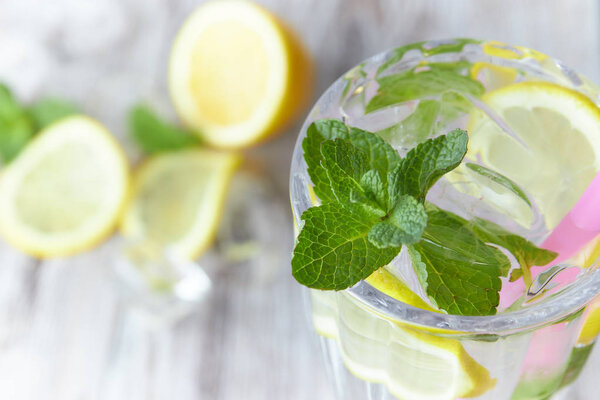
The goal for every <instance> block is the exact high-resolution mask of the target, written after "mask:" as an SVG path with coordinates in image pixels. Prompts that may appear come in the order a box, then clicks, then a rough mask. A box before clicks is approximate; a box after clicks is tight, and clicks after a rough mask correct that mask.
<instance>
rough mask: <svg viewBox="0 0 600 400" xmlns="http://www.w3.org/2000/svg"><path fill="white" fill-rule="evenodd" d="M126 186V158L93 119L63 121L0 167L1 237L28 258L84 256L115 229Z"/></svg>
mask: <svg viewBox="0 0 600 400" xmlns="http://www.w3.org/2000/svg"><path fill="white" fill-rule="evenodd" d="M128 183H129V168H128V164H127V159H126V157H125V155H124V153H123V151H122V149H121V147H120V146H119V144H118V143H117V142H116V141H115V140H114V139H113V137H112V136H111V134H110V133H109V132H108V131H107V130H106V129H105V128H104V127H103V126H102V125H100V124H99V123H98V122H96V121H94V120H92V119H90V118H87V117H84V116H73V117H68V118H65V119H63V120H60V121H59V122H57V123H54V124H52V125H50V126H49V127H48V128H46V129H45V130H43V131H42V132H40V133H39V134H38V136H37V137H36V138H34V139H33V140H32V141H31V143H29V144H28V146H27V147H26V148H25V149H24V150H23V152H22V153H21V154H19V156H18V157H17V158H16V159H15V160H14V161H13V162H12V163H11V164H9V165H8V166H6V167H5V169H4V171H3V175H2V179H0V231H1V233H2V236H3V237H4V238H5V239H6V240H7V241H8V242H10V243H11V244H13V245H14V246H15V247H17V248H19V249H21V250H23V251H24V252H26V253H28V254H30V255H32V256H37V257H56V256H65V255H70V254H73V253H77V252H80V251H84V250H87V249H89V248H91V247H92V246H94V245H95V244H97V243H98V242H100V241H101V240H102V239H104V238H105V237H106V236H107V235H109V234H110V232H111V231H112V229H113V228H114V226H115V224H116V222H117V218H118V215H119V213H120V212H121V211H122V207H123V204H124V202H125V199H126V197H127V190H128Z"/></svg>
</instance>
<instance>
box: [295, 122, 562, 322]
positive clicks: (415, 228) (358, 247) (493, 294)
mask: <svg viewBox="0 0 600 400" xmlns="http://www.w3.org/2000/svg"><path fill="white" fill-rule="evenodd" d="M467 142H468V136H467V134H466V132H465V131H463V130H460V129H457V130H454V131H452V132H450V133H448V134H446V135H441V136H438V137H436V138H434V139H428V140H425V141H423V142H421V143H419V144H418V145H417V146H416V147H415V148H414V149H412V150H411V151H409V152H408V154H407V155H406V157H404V158H401V157H400V156H399V155H398V153H397V152H396V151H394V149H393V148H392V147H391V146H390V145H389V144H387V143H386V142H385V141H384V140H383V139H381V138H380V137H379V136H377V135H376V134H374V133H371V132H367V131H365V130H361V129H358V128H353V127H349V126H346V125H345V124H344V123H342V122H341V121H338V120H321V121H316V122H314V123H313V124H311V126H310V127H309V128H308V130H307V136H306V138H305V139H304V142H303V149H304V156H305V160H306V163H307V167H308V173H309V175H310V177H311V180H312V182H313V184H314V189H315V193H316V194H317V196H319V198H320V200H321V205H319V206H314V207H311V208H309V209H308V210H307V211H305V212H304V214H302V217H301V219H302V220H303V221H304V226H303V227H302V230H301V232H300V234H299V235H298V242H297V244H296V247H295V249H294V255H293V258H292V273H293V275H294V277H295V278H296V279H297V280H298V282H300V283H302V284H304V285H306V286H308V287H311V288H315V289H324V290H342V289H345V288H348V287H350V286H353V285H354V284H356V283H357V282H358V281H360V280H362V279H365V278H367V277H368V276H369V275H370V274H371V273H373V272H374V271H376V270H377V269H379V268H381V267H383V266H385V265H387V264H388V263H390V262H391V261H392V260H393V259H394V257H396V256H397V255H398V253H399V252H400V250H401V249H402V247H403V246H406V247H407V249H408V254H409V256H410V258H411V260H412V264H413V268H414V270H415V273H416V275H417V277H418V279H419V281H420V282H421V285H422V286H423V289H424V290H425V292H426V293H427V295H428V296H429V298H430V299H431V302H432V303H433V304H434V305H436V306H437V307H438V308H439V309H441V310H444V311H446V312H450V313H453V314H459V315H489V314H494V313H495V312H496V307H497V306H498V303H499V291H500V288H501V280H500V278H501V277H505V276H507V275H508V273H509V270H510V268H511V263H510V260H509V258H508V257H507V255H506V254H505V251H507V252H509V253H511V254H512V255H513V256H514V257H515V258H516V259H517V260H518V261H519V263H520V265H521V268H522V271H523V272H522V274H523V275H524V276H525V277H527V276H528V271H529V268H530V267H531V266H533V265H545V264H547V263H548V262H551V261H552V259H553V258H554V257H555V256H556V254H555V253H552V252H550V251H547V250H543V249H539V248H537V247H536V246H535V245H534V244H533V243H531V242H529V241H527V240H526V239H524V238H522V237H520V236H518V235H515V234H513V233H511V232H509V231H506V230H505V229H504V228H502V227H500V226H499V225H497V224H494V223H492V222H490V221H486V220H483V219H480V218H475V219H472V220H466V219H464V218H462V217H460V216H458V215H456V214H454V213H452V212H449V211H446V210H442V209H440V208H438V207H436V206H434V205H432V204H430V203H427V202H426V201H425V199H426V196H427V192H428V191H429V189H430V188H431V187H432V186H433V185H434V184H435V182H436V181H437V180H438V179H440V178H441V177H442V176H443V175H444V174H445V173H447V172H449V171H451V170H452V169H454V168H456V167H457V166H458V165H459V164H460V162H461V161H462V159H463V157H464V156H465V154H466V150H467ZM500 248H502V249H500Z"/></svg>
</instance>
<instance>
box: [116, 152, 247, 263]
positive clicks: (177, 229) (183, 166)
mask: <svg viewBox="0 0 600 400" xmlns="http://www.w3.org/2000/svg"><path fill="white" fill-rule="evenodd" d="M238 163H239V157H238V156H237V155H235V154H231V153H222V152H217V151H213V150H204V149H197V150H185V151H180V152H174V153H167V154H162V155H158V156H154V157H152V158H150V159H149V160H147V161H146V162H145V164H143V165H142V166H141V167H140V168H139V170H138V171H137V172H136V174H135V175H134V181H133V194H132V199H131V201H130V203H129V204H128V206H127V208H126V212H125V214H124V216H123V219H122V221H121V230H122V232H123V235H124V236H126V237H129V238H133V239H134V240H138V241H140V242H148V243H152V244H153V245H159V246H166V247H167V248H168V249H169V251H170V252H171V254H173V255H175V256H177V257H181V258H184V259H195V258H197V257H198V256H199V255H200V253H201V252H202V251H203V250H205V249H206V248H207V247H208V246H209V245H210V242H211V240H212V238H213V236H214V234H215V231H216V228H217V226H218V224H219V219H220V215H221V211H222V206H223V203H224V199H225V195H226V193H227V187H228V184H229V181H230V179H231V176H232V174H233V172H234V170H235V168H236V167H237V165H238Z"/></svg>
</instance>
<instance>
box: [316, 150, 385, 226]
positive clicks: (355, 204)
mask: <svg viewBox="0 0 600 400" xmlns="http://www.w3.org/2000/svg"><path fill="white" fill-rule="evenodd" d="M321 154H322V156H323V159H322V161H321V166H322V167H323V169H324V170H325V173H326V174H327V178H328V179H329V183H328V185H329V186H328V187H329V189H330V190H331V193H332V195H333V196H334V198H335V200H336V202H337V203H339V204H341V205H342V206H343V207H346V208H347V209H348V210H349V211H354V212H357V213H359V214H364V213H365V212H366V215H367V216H370V215H373V210H372V209H373V208H375V209H377V208H378V206H377V203H376V202H375V201H372V200H370V199H369V197H368V195H367V194H366V193H365V190H364V189H363V187H362V186H361V184H360V181H361V179H362V177H363V175H364V174H365V172H366V169H367V155H366V154H365V152H363V151H362V150H360V149H358V148H356V147H355V146H354V145H352V143H350V141H348V140H343V139H335V140H326V141H324V142H323V143H322V144H321ZM363 203H366V204H367V205H368V208H366V209H365V208H364V207H363ZM377 214H379V215H381V214H385V211H383V210H380V212H378V213H377Z"/></svg>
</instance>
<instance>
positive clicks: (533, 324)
mask: <svg viewBox="0 0 600 400" xmlns="http://www.w3.org/2000/svg"><path fill="white" fill-rule="evenodd" d="M457 40H463V39H458V38H457V39H446V40H433V41H425V42H422V43H423V44H424V46H425V48H435V46H439V45H446V44H448V43H452V42H453V41H457ZM467 40H469V39H467ZM477 42H478V43H472V44H473V45H476V46H483V45H485V44H494V45H498V44H500V45H502V46H505V47H503V48H506V49H513V50H514V51H516V52H521V51H522V50H523V49H525V48H523V47H511V46H510V45H507V44H504V43H501V42H497V41H486V40H477ZM417 43H419V42H417ZM415 44H416V43H415ZM407 46H411V44H408V45H407ZM396 49H397V48H393V49H389V50H386V51H384V52H381V53H379V54H376V55H374V56H371V57H369V58H367V59H366V60H364V61H363V62H362V63H360V64H357V65H368V64H373V63H377V62H382V61H385V60H387V59H389V58H390V56H391V55H392V54H393V53H394V51H395V50H396ZM527 50H529V49H527ZM536 53H538V54H542V53H539V52H537V51H536ZM423 57H424V58H426V55H424V56H423ZM487 58H488V59H490V58H493V57H487ZM547 60H550V61H551V62H553V63H554V64H555V65H556V66H557V67H558V68H559V69H560V70H561V71H565V72H564V73H565V75H566V76H565V78H566V79H568V81H570V82H573V77H576V79H577V80H580V81H583V80H584V77H582V76H581V75H579V74H578V73H576V72H575V71H573V70H572V69H570V68H568V67H566V66H565V65H564V64H563V63H562V62H561V61H559V60H557V59H554V58H551V57H547ZM353 68H355V67H353ZM353 68H352V69H353ZM352 69H350V70H349V71H352ZM346 74H347V73H344V74H342V75H341V76H340V77H339V78H338V79H336V80H335V81H334V82H333V83H332V84H331V85H330V86H329V87H328V88H327V89H326V90H325V91H324V92H323V94H322V95H321V96H320V97H319V98H318V100H317V101H316V102H315V103H314V106H313V107H312V108H311V110H310V112H309V113H308V117H307V118H306V120H305V121H304V123H303V124H302V127H301V130H300V134H299V135H298V137H297V139H296V144H295V146H294V151H293V156H292V163H291V169H290V200H291V203H292V204H291V205H292V212H293V218H294V225H295V226H299V224H300V214H301V213H300V212H299V208H300V209H302V210H305V209H306V208H308V207H310V206H312V203H310V202H308V203H309V204H302V206H301V207H298V205H299V203H301V202H302V198H301V197H300V196H299V194H300V193H299V191H301V189H300V188H298V187H296V185H294V183H293V179H294V172H295V171H298V170H300V169H303V170H304V171H306V164H305V161H304V157H303V151H302V140H303V139H304V137H305V135H306V130H307V128H308V126H309V124H310V123H311V122H312V121H313V120H312V119H311V116H312V115H314V113H315V112H317V111H318V110H319V106H320V104H322V103H323V102H325V101H328V100H329V99H330V98H331V97H332V96H335V91H336V89H340V88H342V87H343V85H345V84H346V82H345V80H344V77H345V76H346ZM585 81H587V82H590V81H589V80H588V79H585ZM588 97H589V96H588ZM334 98H335V97H334ZM599 98H600V97H599ZM591 100H592V101H593V102H594V103H595V104H597V105H598V100H597V99H591ZM340 117H341V115H340ZM309 181H310V180H309ZM304 191H305V192H308V190H306V188H304ZM305 194H306V196H303V197H304V200H305V202H307V201H306V200H308V199H309V197H308V195H307V193H305ZM311 290H312V289H311ZM344 292H346V293H348V294H349V295H350V296H351V297H352V298H354V299H355V300H357V301H359V302H360V303H362V304H363V305H364V306H366V307H367V308H368V309H371V310H372V311H373V312H376V313H378V314H380V315H382V316H385V317H386V318H389V319H392V320H395V321H398V322H403V323H406V324H409V325H414V326H416V327H426V328H434V329H443V330H447V331H448V334H452V335H454V334H459V335H469V334H497V335H502V334H504V335H508V334H513V333H518V332H523V331H528V330H533V329H537V328H540V327H542V326H546V325H550V324H553V323H557V322H559V321H561V320H563V319H565V318H566V317H568V316H570V315H572V314H574V313H576V312H579V311H580V310H582V309H583V308H584V307H585V306H586V305H587V304H588V303H589V302H590V301H591V300H592V299H593V298H594V297H596V296H599V295H600V268H595V269H591V270H589V271H588V272H586V276H585V278H584V279H578V280H577V281H575V282H573V283H572V284H569V285H568V286H566V287H565V288H563V289H561V290H560V291H558V292H557V293H555V294H552V295H551V296H549V297H548V298H546V299H543V300H541V301H538V302H536V303H534V304H532V305H530V306H527V307H526V308H522V309H519V310H516V311H510V312H506V313H499V314H495V315H485V316H462V315H453V314H443V313H438V312H434V311H429V310H425V309H422V308H419V307H415V306H412V305H410V304H407V303H404V302H402V301H400V300H397V299H395V298H393V297H390V296H388V295H386V294H384V293H383V292H381V291H379V290H378V289H376V288H375V287H373V286H372V285H370V284H369V283H368V282H366V281H360V282H359V283H357V284H356V285H355V286H353V287H351V288H348V289H346V290H345V291H344Z"/></svg>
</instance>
